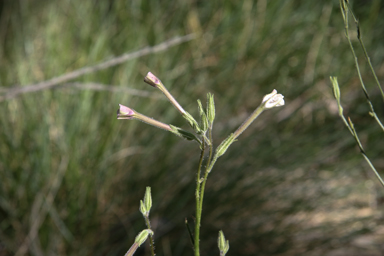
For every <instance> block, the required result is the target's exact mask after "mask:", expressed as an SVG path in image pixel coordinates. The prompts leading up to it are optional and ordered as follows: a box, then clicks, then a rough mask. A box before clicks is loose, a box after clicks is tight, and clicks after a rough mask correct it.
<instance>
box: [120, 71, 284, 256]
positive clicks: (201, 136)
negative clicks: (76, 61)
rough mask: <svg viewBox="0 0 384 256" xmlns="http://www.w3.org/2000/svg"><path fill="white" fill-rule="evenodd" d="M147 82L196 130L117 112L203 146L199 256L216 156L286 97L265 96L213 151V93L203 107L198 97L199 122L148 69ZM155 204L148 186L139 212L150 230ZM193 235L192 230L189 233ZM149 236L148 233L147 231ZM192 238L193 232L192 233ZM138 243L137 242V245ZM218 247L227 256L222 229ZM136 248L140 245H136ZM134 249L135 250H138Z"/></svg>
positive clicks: (197, 232)
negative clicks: (201, 231) (201, 233)
mask: <svg viewBox="0 0 384 256" xmlns="http://www.w3.org/2000/svg"><path fill="white" fill-rule="evenodd" d="M144 81H145V82H146V83H148V84H149V85H151V86H153V87H155V88H158V89H159V90H160V91H162V92H163V94H164V95H165V96H166V97H167V98H168V100H169V101H170V102H171V103H172V105H173V106H174V107H175V108H176V109H177V110H178V111H179V112H180V113H181V115H182V116H183V117H184V118H185V119H186V120H187V122H188V124H189V125H190V126H191V127H192V128H193V130H194V133H193V132H188V131H185V130H183V129H181V128H178V127H176V126H173V125H168V124H164V123H162V122H159V121H157V120H154V119H152V118H149V117H147V116H145V115H142V114H140V113H138V112H137V111H135V110H133V109H131V108H128V107H126V106H124V105H121V104H120V108H119V109H118V111H117V118H118V119H138V120H140V121H142V122H145V123H147V124H150V125H152V126H155V127H157V128H160V129H163V130H166V131H170V132H172V133H174V134H176V135H178V136H180V137H183V138H185V139H187V140H195V141H197V142H198V143H199V145H200V150H201V153H200V159H199V164H198V168H197V173H196V191H195V199H196V216H195V217H196V218H195V230H194V235H193V241H192V243H193V247H194V253H195V256H200V226H201V216H202V211H203V201H204V192H205V187H206V183H207V180H208V175H209V173H210V172H211V171H212V169H213V166H214V164H215V163H216V161H217V159H218V158H219V157H221V156H222V155H223V154H224V153H225V152H226V151H227V149H228V148H229V146H230V145H231V144H232V143H233V142H234V141H235V140H236V139H237V138H238V137H239V136H240V134H241V133H243V132H244V131H245V130H246V129H247V128H248V127H249V126H250V125H251V123H252V122H253V121H254V120H255V119H256V118H257V117H258V116H259V115H260V114H261V113H262V112H263V111H264V110H266V109H270V108H274V107H280V106H283V105H284V104H285V102H284V96H283V95H282V94H278V93H277V91H276V90H273V91H272V92H271V93H270V94H267V95H265V96H264V98H263V100H262V102H261V104H260V105H259V106H258V107H257V108H256V110H255V111H254V112H253V113H252V114H251V115H250V116H249V117H248V118H247V119H246V120H245V121H244V123H243V124H241V125H240V126H239V128H238V129H237V130H236V131H235V132H234V133H232V134H230V135H229V136H228V137H227V138H226V139H225V140H223V141H222V142H221V144H220V145H219V146H218V147H217V148H216V151H215V153H213V152H214V150H213V139H212V129H213V123H214V119H215V104H214V99H213V95H212V94H210V93H208V95H207V106H206V108H204V107H203V105H202V103H201V101H200V100H198V109H199V114H200V125H199V124H198V123H197V121H196V120H195V118H194V117H193V116H192V115H190V114H189V113H188V112H186V111H185V110H184V109H183V108H182V107H181V105H180V104H179V103H178V102H177V101H176V99H175V98H174V97H173V96H172V95H171V94H170V93H169V92H168V90H167V89H166V88H165V86H164V85H163V83H162V82H161V81H160V79H158V78H157V77H156V76H155V75H153V74H152V73H151V72H148V74H147V75H146V77H145V78H144ZM206 150H208V151H209V152H208V158H207V160H206V162H204V155H205V153H206ZM204 165H205V170H204V174H203V177H201V176H202V173H203V166H204ZM151 206H152V198H151V194H150V188H149V187H148V188H147V191H146V194H145V197H144V200H142V201H140V211H141V213H142V214H143V216H144V218H145V221H146V224H147V227H148V230H151V226H150V222H149V212H150V208H151ZM190 234H191V232H190ZM147 236H148V234H147ZM152 236H153V232H152V233H150V243H151V248H152V255H154V242H153V240H152ZM191 237H192V234H191ZM136 246H137V245H136ZM218 247H219V250H220V255H222V256H224V255H225V254H226V253H227V251H228V249H229V242H228V240H225V237H224V234H223V232H222V231H220V232H219V237H218ZM136 249H137V248H136ZM136 249H135V250H136Z"/></svg>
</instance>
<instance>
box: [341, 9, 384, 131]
mask: <svg viewBox="0 0 384 256" xmlns="http://www.w3.org/2000/svg"><path fill="white" fill-rule="evenodd" d="M348 9H350V8H349V6H348ZM341 12H342V14H343V19H344V29H345V35H346V37H347V40H348V43H349V47H350V48H351V52H352V54H353V58H354V60H355V66H356V70H357V74H358V76H359V81H360V84H361V88H362V89H363V92H364V95H365V98H366V99H367V102H368V105H369V108H370V109H371V112H372V116H373V117H374V118H375V120H376V122H377V123H378V124H379V126H380V128H381V129H382V130H383V131H384V126H383V124H382V123H381V121H380V120H379V118H378V117H377V115H376V112H375V110H374V108H373V105H372V103H371V100H370V98H369V95H368V92H367V89H366V87H365V84H364V81H363V78H362V76H361V71H360V67H359V62H358V61H357V56H356V53H355V49H354V48H353V44H352V41H351V37H350V35H349V24H348V12H345V10H343V9H342V10H341ZM351 13H352V12H351ZM352 16H353V17H354V15H353V13H352ZM354 18H355V17H354ZM355 22H357V20H356V18H355ZM359 31H360V30H358V33H360V32H359ZM358 38H359V40H360V35H358ZM360 43H362V41H360ZM362 46H363V47H364V45H362ZM364 51H365V47H364ZM365 54H366V58H367V59H368V62H369V63H370V61H369V57H368V54H367V53H366V51H365ZM371 70H372V72H373V73H375V71H373V68H371ZM378 86H379V88H380V90H381V86H380V83H379V84H378ZM383 97H384V96H383Z"/></svg>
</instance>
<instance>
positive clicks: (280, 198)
mask: <svg viewBox="0 0 384 256" xmlns="http://www.w3.org/2000/svg"><path fill="white" fill-rule="evenodd" d="M352 6H353V10H354V12H355V13H356V15H357V17H358V18H359V19H360V22H361V30H362V34H363V39H364V42H365V44H366V47H367V48H368V51H369V54H370V57H371V60H372V63H373V66H374V67H375V69H376V71H377V74H378V76H379V79H382V77H383V74H384V66H383V63H382V60H383V57H384V56H383V55H384V45H383V43H382V42H383V39H384V36H383V35H384V33H383V27H384V19H383V17H384V16H383V15H384V9H383V8H384V5H383V4H382V3H381V1H379V0H371V1H354V2H353V3H352ZM0 8H1V9H0V10H1V13H0V15H1V16H0V40H1V41H0V46H1V47H0V86H1V87H0V93H1V94H0V96H1V95H5V93H6V92H7V90H9V89H10V88H13V87H15V86H27V85H31V84H35V83H38V82H41V81H44V80H48V79H51V78H53V77H57V76H59V75H62V74H65V73H68V72H71V71H74V70H77V69H79V68H82V67H84V66H92V65H95V64H97V63H100V62H103V61H105V60H108V59H112V58H113V57H116V56H119V55H122V54H124V53H127V52H134V51H137V50H140V49H142V48H144V47H145V46H154V45H156V44H159V43H162V42H164V41H166V40H168V39H171V38H174V37H177V36H183V35H186V34H190V33H194V34H195V35H196V39H194V40H192V41H190V42H187V43H183V44H180V45H177V46H173V47H170V48H169V49H167V50H165V51H163V52H160V53H156V54H150V55H146V56H143V57H140V58H136V59H134V60H131V61H128V62H125V63H123V64H121V65H117V66H114V67H111V68H108V69H105V70H102V71H98V72H94V73H92V74H88V75H85V76H81V77H80V78H77V79H75V80H72V81H70V82H71V83H73V82H76V83H78V84H80V85H79V87H77V88H75V87H74V86H73V84H69V83H63V84H61V85H60V86H58V87H55V88H52V89H47V90H42V91H37V92H31V93H25V94H22V95H19V96H18V97H15V98H11V99H7V100H3V101H1V102H0V110H1V111H0V123H1V124H0V255H1V256H3V255H15V254H16V253H19V254H18V255H124V253H125V252H126V251H127V250H128V249H129V247H130V246H131V244H132V243H133V241H134V238H135V236H136V235H137V234H138V233H139V232H140V231H141V230H142V229H144V228H145V224H144V220H143V218H142V216H141V215H140V213H139V200H140V199H142V197H143V195H144V191H145V187H146V186H151V187H152V195H153V202H154V203H153V208H152V211H151V220H152V225H153V230H154V232H155V243H156V249H157V250H156V252H157V255H166V256H171V255H193V251H192V249H191V244H190V241H189V237H188V233H187V230H186V227H185V224H184V220H185V218H188V220H189V223H190V225H192V223H193V217H194V188H195V183H194V178H195V170H196V168H197V164H198V158H199V149H198V146H197V145H196V144H195V143H192V142H188V141H185V140H182V139H180V138H177V137H176V136H174V135H172V134H171V133H168V132H165V131H162V130H159V129H156V128H154V127H151V126H148V125H146V124H144V123H141V122H139V121H132V120H116V110H117V108H118V104H119V103H121V104H124V105H126V106H129V107H131V108H133V109H135V110H136V111H138V112H140V113H143V114H145V115H147V116H150V117H153V118H155V119H157V120H159V121H162V122H164V123H169V124H173V125H176V126H180V127H183V128H185V129H188V125H187V124H186V123H185V122H184V120H183V118H182V117H181V116H180V115H179V113H178V112H177V110H176V109H175V108H173V107H172V106H171V105H170V104H169V102H168V101H167V100H165V98H164V97H162V94H161V93H160V91H158V90H156V89H155V88H153V87H150V86H149V85H147V84H145V83H144V82H143V78H144V76H145V75H146V73H147V72H148V71H151V72H152V73H154V74H155V75H156V76H158V77H159V78H160V79H161V80H162V82H163V83H164V85H165V86H166V87H167V88H168V90H169V91H170V92H171V93H172V94H173V95H174V97H175V98H176V99H177V100H178V102H179V103H180V104H181V105H182V106H183V107H184V108H185V109H186V110H187V111H188V112H190V113H191V114H192V115H194V116H195V117H196V118H197V116H198V110H197V103H196V100H197V99H201V100H202V101H203V102H205V99H206V94H207V93H208V92H211V93H213V94H214V96H215V102H216V121H215V124H214V142H215V144H216V145H218V144H219V143H220V142H221V141H222V140H223V139H224V138H226V137H227V136H228V134H229V133H231V132H233V131H234V130H235V129H236V128H237V127H238V126H239V125H240V124H241V123H242V122H243V121H244V120H245V119H246V117H247V116H248V115H249V114H250V113H251V112H252V111H253V110H254V109H255V108H256V107H257V106H258V105H259V104H260V102H261V99H262V97H263V96H264V95H265V94H268V93H270V92H271V91H272V90H273V89H277V91H278V92H279V93H282V94H283V95H284V96H285V102H286V105H285V106H284V107H281V108H276V109H272V110H268V111H266V112H264V113H263V114H262V115H261V116H260V117H259V118H258V119H257V120H256V122H255V123H253V124H252V126H251V127H250V128H249V129H248V130H247V131H246V132H244V133H243V134H242V135H241V136H240V137H239V140H238V141H237V142H236V143H234V144H233V145H232V146H231V147H230V148H229V150H228V151H227V153H226V154H225V155H224V156H223V157H221V158H220V159H219V161H218V162H217V164H216V166H215V168H214V170H213V172H212V173H211V175H210V176H209V179H208V182H207V188H206V196H205V201H204V206H203V218H202V229H201V247H202V248H201V250H202V254H201V255H203V256H204V255H218V254H219V252H218V249H217V234H218V231H219V230H223V231H224V234H225V236H226V239H229V241H230V249H229V252H228V255H381V254H380V253H381V251H382V250H384V248H383V243H382V239H383V238H384V226H383V216H382V214H381V212H382V209H383V206H382V203H383V201H384V200H382V199H383V194H384V193H383V192H382V188H380V186H379V185H378V182H377V181H376V179H375V177H374V175H372V173H371V170H370V169H369V167H368V166H367V164H366V163H365V162H364V160H363V158H362V157H361V155H360V154H359V152H358V150H357V148H356V146H355V143H354V139H353V138H352V137H351V136H350V134H349V133H348V130H347V129H346V127H345V126H344V125H343V123H342V121H341V120H340V118H339V117H338V115H337V114H338V113H337V105H336V103H335V100H334V98H333V93H332V88H331V84H330V81H329V76H331V75H332V76H338V78H339V83H340V86H341V93H342V94H341V97H342V103H343V106H344V111H345V115H346V116H350V117H351V118H352V120H353V121H354V123H355V126H356V129H357V130H358V132H359V135H360V136H361V140H362V143H363V145H364V147H365V148H366V150H367V153H368V156H369V157H370V158H371V160H372V162H373V164H374V165H375V166H376V167H377V169H378V170H383V168H384V162H383V158H382V157H383V146H382V141H383V134H382V132H381V131H380V130H379V127H378V125H377V124H376V123H375V122H374V121H373V119H372V118H371V117H370V116H369V115H368V111H369V108H368V106H367V104H366V101H365V98H364V95H363V93H362V91H361V89H360V85H359V81H358V77H357V73H356V70H355V67H354V63H353V57H352V54H351V52H350V49H349V46H348V43H347V41H346V38H345V36H344V25H343V21H342V17H341V13H340V10H339V3H338V1H336V0H334V1H299V0H292V1H267V0H258V1H250V0H245V1H194V0H188V1H144V0H143V1H139V0H137V1H123V0H109V1H91V0H82V1H72V0H59V1H48V0H46V1H44V0H33V1H2V2H0ZM353 29H354V25H353V24H351V32H350V33H351V34H352V35H354V36H355V35H356V32H355V31H354V30H353ZM353 43H354V45H355V46H356V47H357V55H358V57H359V63H361V64H362V66H361V70H362V74H363V78H364V79H365V81H366V86H367V88H368V91H369V92H370V94H371V97H372V103H373V105H374V107H375V108H376V110H377V114H378V115H379V116H380V117H383V115H384V110H383V109H384V107H383V102H382V99H381V98H380V93H379V91H378V89H377V87H376V86H375V84H374V80H373V78H372V75H371V74H370V71H369V69H368V67H367V65H366V62H365V60H364V55H363V54H362V52H361V50H360V48H358V42H357V40H356V39H355V37H353ZM88 83H97V84H102V85H105V86H107V88H116V87H117V88H120V89H125V88H132V89H136V90H140V91H143V92H145V93H146V95H147V96H138V95H135V94H131V93H127V92H112V91H108V90H102V91H96V90H90V89H81V86H82V85H84V86H85V85H86V84H88ZM30 238H34V239H30ZM337 253H339V254H337ZM135 255H149V250H148V244H145V245H144V246H142V247H141V248H140V249H139V251H138V252H137V254H135Z"/></svg>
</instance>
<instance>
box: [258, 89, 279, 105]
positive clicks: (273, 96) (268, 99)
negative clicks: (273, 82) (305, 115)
mask: <svg viewBox="0 0 384 256" xmlns="http://www.w3.org/2000/svg"><path fill="white" fill-rule="evenodd" d="M261 103H262V104H264V107H265V108H274V107H281V106H284V104H285V102H284V96H283V95H282V94H277V91H276V90H273V91H272V92H271V93H270V94H267V95H265V96H264V98H263V101H262V102H261Z"/></svg>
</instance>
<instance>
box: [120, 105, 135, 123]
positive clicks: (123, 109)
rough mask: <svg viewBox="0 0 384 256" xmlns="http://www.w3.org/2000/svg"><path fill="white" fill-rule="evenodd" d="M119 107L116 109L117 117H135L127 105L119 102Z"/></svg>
mask: <svg viewBox="0 0 384 256" xmlns="http://www.w3.org/2000/svg"><path fill="white" fill-rule="evenodd" d="M119 106H120V108H119V109H118V110H117V119H132V118H134V117H135V114H136V112H135V111H134V110H133V109H130V108H129V107H126V106H124V105H121V104H119Z"/></svg>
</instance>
